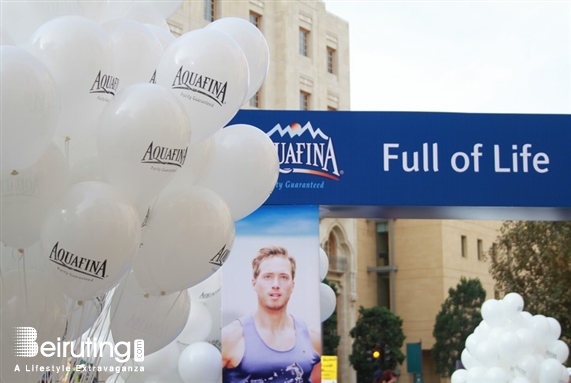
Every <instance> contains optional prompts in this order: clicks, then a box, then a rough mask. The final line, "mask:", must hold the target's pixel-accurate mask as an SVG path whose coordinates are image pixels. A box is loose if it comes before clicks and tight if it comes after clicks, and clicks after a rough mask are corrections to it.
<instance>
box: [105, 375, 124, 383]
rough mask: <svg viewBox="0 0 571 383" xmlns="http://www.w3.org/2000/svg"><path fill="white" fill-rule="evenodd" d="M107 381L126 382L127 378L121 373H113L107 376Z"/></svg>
mask: <svg viewBox="0 0 571 383" xmlns="http://www.w3.org/2000/svg"><path fill="white" fill-rule="evenodd" d="M105 383H125V379H123V377H122V376H121V375H119V374H111V375H109V376H108V377H107V379H106V380H105Z"/></svg>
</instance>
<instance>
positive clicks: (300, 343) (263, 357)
mask: <svg viewBox="0 0 571 383" xmlns="http://www.w3.org/2000/svg"><path fill="white" fill-rule="evenodd" d="M292 318H293V317H292ZM239 321H240V323H241V324H242V331H243V333H244V346H245V347H244V356H243V357H242V360H241V361H240V364H238V366H236V367H235V368H225V369H224V371H223V377H222V382H223V383H311V371H312V370H313V366H315V365H316V364H317V363H319V362H320V360H321V357H320V356H319V354H318V353H317V352H316V351H315V350H314V349H313V345H312V344H311V338H310V337H309V330H308V329H307V325H306V324H305V323H304V322H303V321H298V320H297V319H295V318H293V321H294V326H295V345H294V346H293V347H292V348H291V349H289V350H286V351H278V350H274V349H273V348H271V347H269V346H268V345H267V344H266V343H265V342H264V341H263V340H262V338H261V337H260V335H259V334H258V330H257V329H256V325H255V324H254V319H253V318H252V316H247V317H242V318H240V319H239Z"/></svg>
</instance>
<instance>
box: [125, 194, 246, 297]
mask: <svg viewBox="0 0 571 383" xmlns="http://www.w3.org/2000/svg"><path fill="white" fill-rule="evenodd" d="M234 236H235V228H234V221H233V220H232V217H231V216H230V212H229V210H228V207H227V206H226V204H225V203H224V201H223V200H222V199H221V198H220V196H218V195H217V194H216V193H214V192H213V191H210V190H208V189H205V188H201V187H188V188H170V187H167V188H165V189H164V190H163V191H162V192H161V195H160V196H159V197H158V199H157V201H156V203H155V204H154V206H153V208H152V210H151V211H150V214H149V218H148V220H147V221H146V226H145V232H144V235H143V244H142V247H141V248H140V249H139V254H138V255H137V258H136V259H135V262H134V264H133V269H134V271H135V275H136V276H137V279H138V280H139V283H140V284H141V287H142V288H143V290H145V291H146V292H147V293H149V294H160V293H161V292H163V291H164V292H167V293H169V292H174V291H181V290H185V289H188V288H189V287H191V286H194V285H196V284H197V283H200V282H202V281H204V280H205V279H206V278H208V277H209V276H210V275H212V274H213V273H214V272H215V271H216V270H218V268H220V267H221V266H222V264H223V263H224V262H225V261H226V259H227V258H228V256H229V254H230V250H231V248H232V245H233V244H234ZM157 254H161V256H160V257H158V256H157Z"/></svg>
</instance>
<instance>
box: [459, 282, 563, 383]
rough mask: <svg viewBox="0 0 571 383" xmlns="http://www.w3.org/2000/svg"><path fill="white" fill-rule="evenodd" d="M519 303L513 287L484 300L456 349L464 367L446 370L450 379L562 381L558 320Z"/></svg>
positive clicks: (472, 381)
mask: <svg viewBox="0 0 571 383" xmlns="http://www.w3.org/2000/svg"><path fill="white" fill-rule="evenodd" d="M523 308H524V300H523V298H522V297H521V295H519V294H517V293H509V294H507V295H506V296H505V297H504V298H503V299H500V300H496V299H489V300H487V301H485V302H484V304H483V305H482V309H481V312H482V318H483V320H482V322H481V323H480V324H479V325H478V327H476V329H475V330H474V333H472V334H471V335H469V336H468V338H467V339H466V347H465V349H464V350H463V351H462V355H461V360H462V364H463V366H464V369H460V370H456V371H455V372H454V373H453V374H452V377H451V382H452V383H568V380H569V374H568V372H567V369H566V368H565V366H563V364H562V363H563V362H565V360H567V357H568V356H569V348H568V346H567V345H566V344H565V343H564V342H563V341H562V340H560V339H559V337H560V335H561V325H560V324H559V322H558V321H557V319H555V318H550V317H545V316H544V315H541V314H536V315H532V314H530V313H529V312H527V311H523Z"/></svg>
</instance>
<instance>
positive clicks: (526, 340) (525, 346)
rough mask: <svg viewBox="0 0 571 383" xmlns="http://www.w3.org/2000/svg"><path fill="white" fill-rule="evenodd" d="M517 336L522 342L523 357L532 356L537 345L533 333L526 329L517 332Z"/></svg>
mask: <svg viewBox="0 0 571 383" xmlns="http://www.w3.org/2000/svg"><path fill="white" fill-rule="evenodd" d="M516 335H517V336H518V338H519V340H520V346H521V355H525V354H530V353H531V352H532V351H533V349H534V347H535V345H536V344H537V342H536V340H535V336H534V334H533V332H532V331H531V330H530V329H529V328H527V327H524V328H520V329H518V330H516Z"/></svg>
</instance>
